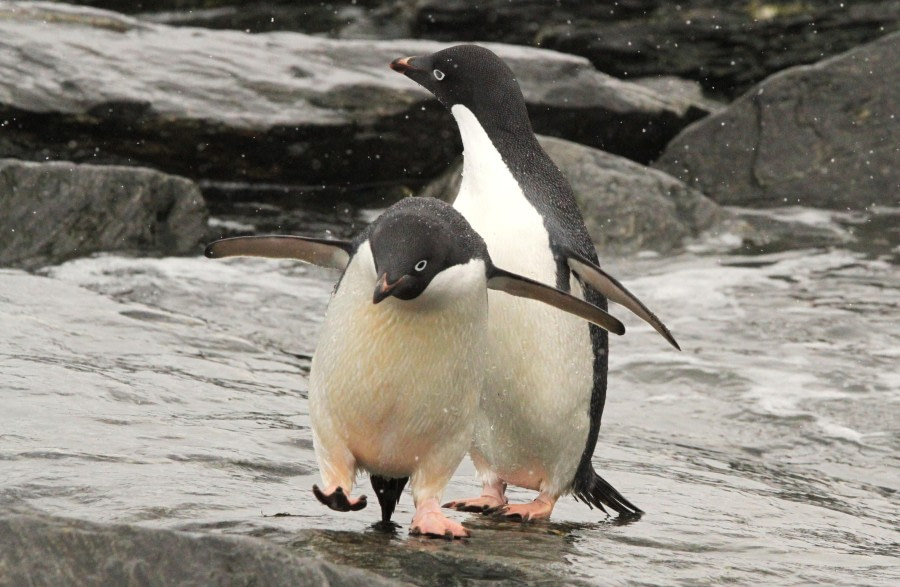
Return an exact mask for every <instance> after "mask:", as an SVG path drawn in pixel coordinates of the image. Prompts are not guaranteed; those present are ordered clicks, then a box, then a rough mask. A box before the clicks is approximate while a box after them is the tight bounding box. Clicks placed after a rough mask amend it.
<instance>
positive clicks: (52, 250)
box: [0, 159, 207, 268]
mask: <svg viewBox="0 0 900 587" xmlns="http://www.w3.org/2000/svg"><path fill="white" fill-rule="evenodd" d="M206 218H207V213H206V205H205V203H204V201H203V196H202V195H201V194H200V190H199V188H198V187H197V186H196V185H195V184H194V183H193V182H192V181H190V180H187V179H184V178H181V177H175V176H172V175H167V174H165V173H160V172H158V171H153V170H151V169H141V168H135V167H118V166H97V165H76V164H74V163H67V162H51V163H32V162H24V161H18V160H14V159H0V265H3V266H15V267H26V268H32V267H36V266H38V265H42V264H47V263H56V262H61V261H64V260H66V259H70V258H73V257H79V256H83V255H89V254H91V253H94V252H97V251H140V252H143V253H155V254H185V253H196V252H199V250H200V249H199V248H198V245H199V244H200V242H201V241H203V240H204V239H205V237H206V231H207V228H206Z"/></svg>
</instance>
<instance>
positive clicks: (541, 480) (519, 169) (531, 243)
mask: <svg viewBox="0 0 900 587" xmlns="http://www.w3.org/2000/svg"><path fill="white" fill-rule="evenodd" d="M390 67H391V68H392V69H393V70H395V71H397V72H399V73H401V74H403V75H405V76H406V77H408V78H409V79H411V80H412V81H414V82H416V83H418V84H419V85H421V86H423V87H424V88H426V89H427V90H429V91H430V92H431V93H432V94H434V96H435V97H436V98H437V99H438V101H440V102H441V104H443V105H444V106H445V107H446V108H448V109H449V110H450V113H451V114H452V116H453V118H454V119H455V120H456V123H457V126H458V128H459V132H460V135H461V138H462V143H463V175H462V183H461V185H460V188H459V193H458V194H457V196H456V199H455V201H454V204H453V205H454V207H455V208H456V209H457V210H458V211H459V212H460V213H461V214H462V215H463V216H464V217H465V218H466V219H467V220H468V221H469V223H470V224H471V225H472V227H473V228H474V229H475V230H476V231H477V232H478V233H479V234H481V236H482V237H483V238H484V240H485V242H486V243H487V247H488V250H489V251H490V254H491V257H492V258H493V259H494V260H495V261H496V262H497V263H499V264H501V265H503V266H504V267H506V268H507V269H508V270H510V271H515V272H517V273H518V274H521V275H523V276H527V277H530V278H531V279H535V280H538V281H541V282H545V283H552V284H555V285H556V287H557V288H558V289H560V290H562V291H566V292H571V293H572V294H573V295H575V296H577V297H579V298H582V299H585V300H586V301H588V302H590V303H592V304H594V305H596V306H598V307H601V308H604V309H606V307H607V299H609V300H612V301H614V302H616V303H618V304H621V305H623V306H624V307H625V308H627V309H628V310H630V311H631V312H633V313H635V314H636V315H637V316H639V317H640V318H641V319H643V320H645V321H646V322H648V323H649V324H650V325H651V326H652V327H653V328H654V329H655V330H656V331H657V332H659V334H660V335H662V336H663V337H664V338H665V339H666V340H667V341H668V342H669V343H670V344H671V345H672V346H673V347H675V348H676V349H678V350H680V347H679V346H678V343H677V342H676V340H675V338H674V337H673V336H672V334H671V333H670V332H669V329H668V328H667V327H666V326H665V325H664V324H663V322H662V321H661V320H660V319H659V318H657V317H656V315H655V314H654V313H653V312H651V311H650V310H649V309H648V308H647V307H646V306H645V305H644V304H643V303H642V302H641V301H640V300H639V299H638V298H637V297H636V296H634V294H632V293H631V292H629V291H628V290H627V289H626V288H625V287H624V286H623V285H622V284H621V283H619V282H618V281H617V280H616V279H615V278H613V277H612V276H610V275H609V274H607V273H606V272H604V271H603V270H602V269H601V268H600V267H599V265H598V258H597V253H596V250H595V249H594V245H593V243H592V241H591V238H590V236H589V235H588V232H587V229H586V228H585V225H584V221H583V219H582V216H581V212H580V211H579V209H578V206H577V204H576V201H575V198H574V195H573V193H572V189H571V187H570V186H569V184H568V182H567V181H566V179H565V178H564V177H563V175H562V173H561V172H560V170H559V169H558V168H557V167H556V165H555V164H554V163H553V161H552V160H551V159H550V157H549V156H548V155H547V154H546V152H545V151H544V150H543V148H541V146H540V144H539V143H538V141H537V138H536V137H535V134H534V131H533V130H532V126H531V121H530V120H529V117H528V111H527V109H526V105H525V100H524V97H523V96H522V91H521V89H520V88H519V85H518V83H517V81H516V78H515V76H514V75H513V73H512V71H511V70H510V69H509V67H508V66H507V65H506V64H505V63H504V62H503V60H502V59H500V58H499V57H498V56H497V55H495V54H494V53H493V52H491V51H490V50H488V49H485V48H483V47H479V46H476V45H458V46H454V47H450V48H448V49H444V50H442V51H438V52H436V53H433V54H431V55H425V56H417V57H404V58H400V59H396V60H394V61H393V62H392V63H391V64H390ZM489 297H490V302H491V314H490V317H489V323H488V331H489V342H488V345H489V349H490V353H489V358H488V362H489V364H488V367H487V378H486V381H485V384H484V387H483V393H482V397H481V402H480V409H479V414H478V417H477V419H476V427H475V434H474V438H473V443H472V448H471V451H470V455H471V457H472V460H473V462H474V464H475V467H476V469H477V471H478V473H479V476H480V477H481V479H482V483H483V491H482V495H481V496H479V497H475V498H470V499H463V500H458V501H453V502H450V503H448V504H445V507H449V508H453V509H457V510H462V511H474V512H482V513H495V514H499V515H504V516H507V517H509V518H511V519H515V520H534V519H542V518H549V517H550V515H551V513H552V511H553V508H554V505H555V504H556V502H557V500H558V499H559V498H560V496H562V495H565V494H569V493H571V494H574V496H575V497H576V499H579V500H581V501H584V502H585V503H587V504H588V505H589V506H592V507H594V506H595V507H598V508H600V509H601V511H604V512H606V510H605V508H604V506H607V507H610V508H612V509H613V510H615V511H616V512H617V513H618V514H619V515H620V516H625V517H633V516H640V515H641V514H642V513H643V512H642V510H640V509H639V508H638V507H637V506H635V505H634V504H632V503H631V502H630V501H628V500H627V499H625V498H624V497H623V496H622V495H621V494H620V493H619V492H618V491H616V489H615V488H613V487H612V486H611V485H610V484H609V483H607V482H606V481H605V480H604V479H603V478H602V477H600V475H598V474H597V472H596V471H595V470H594V467H593V464H592V462H591V459H592V456H593V454H594V449H595V447H596V444H597V438H598V434H599V430H600V422H601V417H602V415H603V408H604V404H605V402H606V389H607V369H608V365H607V357H608V338H607V334H606V332H605V331H604V330H603V329H601V328H597V327H594V326H588V325H586V324H584V323H583V322H579V321H578V320H575V319H572V318H571V317H570V316H567V315H562V314H559V313H553V312H551V311H549V310H548V309H545V308H535V307H533V305H532V304H531V303H530V302H528V301H526V300H520V299H510V298H506V299H504V298H501V297H500V296H497V295H495V294H494V292H491V293H490V294H489ZM536 356H539V357H542V360H540V361H535V360H534V357H536ZM507 484H513V485H517V486H520V487H524V488H527V489H531V490H535V491H537V492H538V495H537V497H536V498H535V500H534V501H533V502H531V503H527V504H510V503H509V502H508V499H507V498H506V496H505V491H506V487H507Z"/></svg>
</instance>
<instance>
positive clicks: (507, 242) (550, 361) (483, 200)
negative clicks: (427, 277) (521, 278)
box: [451, 105, 593, 491]
mask: <svg viewBox="0 0 900 587" xmlns="http://www.w3.org/2000/svg"><path fill="white" fill-rule="evenodd" d="M451 112H452V114H453V116H454V118H456V122H457V124H458V125H459V129H460V134H461V136H462V140H463V148H464V160H463V178H462V184H461V186H460V190H459V195H458V196H457V198H456V201H455V203H454V207H456V209H457V210H459V211H460V212H461V213H462V214H463V216H465V217H466V219H467V220H468V221H469V222H470V223H471V224H472V226H473V228H475V230H476V231H478V233H480V234H481V236H482V237H483V238H484V240H485V242H486V243H487V246H488V250H489V252H490V254H491V258H492V260H493V262H494V263H495V264H496V265H497V266H499V267H502V268H503V269H507V270H509V271H515V272H517V273H520V274H522V275H526V276H528V277H531V278H533V279H537V280H539V281H541V282H544V283H546V284H549V285H555V284H556V263H555V260H554V258H553V254H552V252H551V249H550V237H549V234H548V233H547V230H546V228H545V227H544V223H543V219H542V217H541V215H540V213H539V212H538V211H537V209H535V207H534V206H533V205H532V204H531V203H530V202H529V201H528V200H527V199H526V198H525V195H524V194H523V192H522V190H521V188H520V187H519V184H518V182H517V181H516V180H515V178H514V177H513V175H512V173H511V172H510V171H509V169H508V168H507V166H506V164H505V163H504V161H503V158H502V157H501V155H500V153H499V152H498V151H497V149H496V148H495V147H494V145H493V143H492V142H491V140H490V138H489V137H488V135H487V133H486V132H485V131H484V129H483V128H482V126H481V125H480V124H479V122H478V120H477V118H476V117H475V115H474V114H472V112H471V111H470V110H468V109H467V108H465V107H464V106H460V105H456V106H454V107H453V108H452V110H451ZM571 286H572V293H573V294H575V295H580V293H581V288H580V286H579V284H578V283H577V281H576V280H574V279H573V280H572V282H571ZM488 316H489V320H488V321H489V329H488V330H489V333H490V341H489V344H490V348H491V352H490V355H489V358H488V360H489V365H488V370H487V377H486V380H485V387H484V391H483V393H482V399H481V411H480V414H479V419H478V421H477V423H476V433H475V443H474V449H473V450H475V451H476V452H478V453H480V454H481V455H482V456H484V457H485V459H486V460H487V461H488V462H489V463H491V465H492V467H493V468H494V471H495V472H497V473H498V474H500V476H501V477H503V478H504V479H505V480H507V481H508V482H510V483H514V484H516V485H521V486H524V487H531V488H533V489H546V490H549V491H562V490H563V489H565V488H566V485H567V484H568V483H570V482H571V480H572V478H573V477H574V473H575V469H576V468H577V465H578V460H579V459H580V457H581V453H582V451H583V450H584V445H585V441H586V439H587V433H588V428H589V424H590V422H589V406H590V396H591V390H592V388H593V351H592V349H591V342H590V334H589V331H588V325H587V323H586V322H584V321H582V320H580V319H578V318H575V317H573V316H570V315H568V314H564V313H563V312H561V311H559V310H557V309H555V308H551V307H549V306H546V305H543V304H540V303H538V302H534V301H532V300H523V299H520V298H512V297H511V296H508V295H506V294H503V293H500V292H493V291H492V292H490V293H489V309H488Z"/></svg>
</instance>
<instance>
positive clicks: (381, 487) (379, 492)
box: [369, 475, 615, 522]
mask: <svg viewBox="0 0 900 587" xmlns="http://www.w3.org/2000/svg"><path fill="white" fill-rule="evenodd" d="M369 480H370V481H371V482H372V489H374V490H375V496H376V497H377V498H378V505H380V506H381V521H382V522H390V521H391V516H392V515H393V513H394V508H396V507H397V502H398V501H400V494H401V493H403V488H404V487H406V482H407V481H409V477H401V478H399V479H388V478H387V477H381V476H379V475H370V476H369ZM614 491H615V490H614Z"/></svg>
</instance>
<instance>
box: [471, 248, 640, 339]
mask: <svg viewBox="0 0 900 587" xmlns="http://www.w3.org/2000/svg"><path fill="white" fill-rule="evenodd" d="M487 271H488V273H487V276H488V280H487V286H488V288H490V289H495V290H498V291H502V292H506V293H508V294H510V295H514V296H519V297H522V298H529V299H532V300H538V301H540V302H544V303H545V304H549V305H551V306H553V307H555V308H559V309H560V310H562V311H564V312H568V313H569V314H574V315H575V316H578V317H580V318H584V319H585V320H588V321H589V322H593V323H594V324H596V325H597V326H599V327H601V328H603V329H605V330H608V331H610V332H612V333H614V334H620V335H621V334H625V325H624V324H622V323H621V322H619V321H618V320H617V319H616V318H613V317H612V316H610V315H609V314H608V313H607V312H606V311H605V310H602V309H600V308H598V307H597V306H595V305H593V304H591V303H589V302H586V301H584V300H580V299H578V298H576V297H575V296H573V295H570V294H567V293H566V292H564V291H561V290H558V289H556V288H555V287H550V286H549V285H544V284H543V283H540V282H537V281H535V280H533V279H529V278H527V277H523V276H521V275H518V274H516V273H510V272H509V271H505V270H503V269H500V268H499V267H495V266H493V265H490V266H488V270H487Z"/></svg>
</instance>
